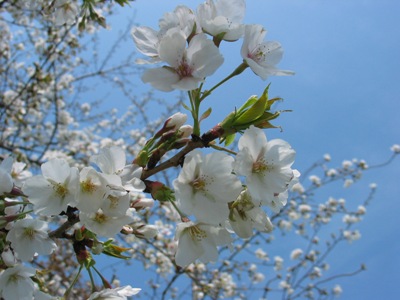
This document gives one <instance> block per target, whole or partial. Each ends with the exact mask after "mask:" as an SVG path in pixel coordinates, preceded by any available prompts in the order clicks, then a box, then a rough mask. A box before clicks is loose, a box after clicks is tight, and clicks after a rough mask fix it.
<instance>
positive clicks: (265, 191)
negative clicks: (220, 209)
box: [234, 126, 298, 204]
mask: <svg viewBox="0 0 400 300" xmlns="http://www.w3.org/2000/svg"><path fill="white" fill-rule="evenodd" d="M238 147H239V152H238V154H237V155H236V159H235V163H234V171H235V172H236V173H237V174H238V175H241V176H246V184H247V187H248V190H249V192H250V194H251V196H252V197H253V199H256V200H260V201H262V202H263V203H266V204H271V203H274V202H276V201H277V200H279V195H280V194H282V195H283V198H285V197H286V196H285V195H284V194H283V193H284V192H286V191H287V189H288V187H289V184H290V182H291V181H292V180H293V178H294V177H295V172H294V170H292V169H291V166H292V164H293V162H294V157H295V151H294V150H293V149H292V148H291V147H290V145H289V144H288V143H287V142H285V141H283V140H280V139H275V140H271V141H269V142H268V141H267V138H266V136H265V134H264V132H263V131H262V130H261V129H259V128H256V127H254V126H251V127H250V128H249V129H247V130H246V131H245V132H244V134H243V136H242V137H241V138H240V139H239V143H238ZM297 173H298V172H297V171H296V174H297ZM286 198H287V197H286ZM281 201H282V199H281V200H279V202H281ZM283 201H286V200H283Z"/></svg>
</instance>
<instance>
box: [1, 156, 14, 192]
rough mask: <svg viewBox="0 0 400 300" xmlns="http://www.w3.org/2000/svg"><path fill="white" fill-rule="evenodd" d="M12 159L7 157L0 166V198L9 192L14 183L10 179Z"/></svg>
mask: <svg viewBox="0 0 400 300" xmlns="http://www.w3.org/2000/svg"><path fill="white" fill-rule="evenodd" d="M12 165H13V158H12V157H10V156H9V157H7V158H5V159H3V161H2V162H1V164H0V196H1V195H3V194H4V193H9V192H11V190H12V188H13V186H14V183H13V180H12V177H11V170H12Z"/></svg>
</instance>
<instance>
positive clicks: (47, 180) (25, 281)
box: [0, 146, 157, 299]
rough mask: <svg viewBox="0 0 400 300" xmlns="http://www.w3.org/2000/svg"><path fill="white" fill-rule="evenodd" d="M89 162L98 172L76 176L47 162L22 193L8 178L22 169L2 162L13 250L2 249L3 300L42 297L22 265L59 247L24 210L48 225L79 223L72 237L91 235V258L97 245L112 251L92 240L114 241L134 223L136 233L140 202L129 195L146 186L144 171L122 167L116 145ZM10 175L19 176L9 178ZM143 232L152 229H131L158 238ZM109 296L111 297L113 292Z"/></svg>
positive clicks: (122, 156)
mask: <svg viewBox="0 0 400 300" xmlns="http://www.w3.org/2000/svg"><path fill="white" fill-rule="evenodd" d="M91 162H92V163H93V164H94V165H95V166H97V168H94V167H84V168H82V169H81V170H80V171H79V170H78V168H77V167H70V166H69V164H68V162H67V161H66V160H65V159H59V158H53V159H50V160H49V161H48V162H46V163H44V164H42V166H41V171H42V174H41V175H36V176H33V177H28V178H25V180H23V185H22V189H21V190H20V189H19V187H17V186H16V185H15V184H14V182H17V181H16V180H14V179H13V176H12V175H14V177H16V178H18V177H19V178H21V177H22V176H21V174H23V173H24V172H25V171H23V166H21V164H20V163H14V165H13V159H12V158H11V157H7V158H5V159H4V160H3V162H2V163H1V165H0V171H1V173H0V176H1V179H2V186H1V191H0V197H2V198H3V197H5V199H4V200H1V201H2V202H3V203H4V205H3V207H5V208H4V212H2V214H3V215H4V216H3V217H2V219H3V223H2V228H5V229H6V230H7V236H6V241H7V242H8V246H7V247H9V248H11V249H12V251H6V249H3V251H2V257H1V258H2V261H3V262H4V263H5V264H6V265H8V266H9V268H8V269H7V270H6V271H4V272H3V273H1V274H0V288H1V290H2V295H3V297H5V298H6V299H17V298H18V299H25V298H23V297H22V296H21V295H16V293H19V292H21V290H23V291H24V293H25V294H24V297H26V299H32V295H34V294H35V293H36V292H40V291H37V289H38V287H37V286H36V285H34V282H33V281H32V280H31V278H30V277H32V276H34V275H35V271H34V270H33V269H31V268H27V267H25V266H23V265H22V264H20V263H21V262H29V261H31V260H32V259H33V258H34V257H35V256H37V255H49V254H51V253H52V252H53V251H54V250H55V249H56V248H57V245H56V243H55V242H54V240H53V238H54V236H55V235H54V234H51V233H50V234H49V225H48V222H46V221H42V220H39V219H38V218H33V217H35V215H30V214H29V213H30V212H32V211H29V210H28V211H26V210H25V207H33V212H34V214H36V215H38V216H42V217H47V218H49V219H50V220H51V218H52V217H56V216H58V215H67V216H68V221H67V222H66V223H65V224H69V227H71V226H72V225H73V224H74V223H76V222H78V221H79V225H80V227H81V228H82V229H77V230H75V235H76V234H78V235H81V237H80V238H78V239H77V241H79V240H81V241H83V240H85V236H84V235H85V233H86V234H87V232H88V230H89V231H90V232H91V235H90V236H91V238H92V239H91V241H92V242H91V244H89V245H90V247H91V248H92V251H93V253H95V251H96V246H97V247H99V246H100V249H101V250H100V252H102V251H105V252H107V251H108V248H107V247H110V246H109V245H108V244H107V243H104V244H103V245H102V243H101V242H100V243H99V242H98V241H97V239H96V235H99V236H104V237H110V238H112V237H114V235H115V234H117V233H118V232H120V231H121V230H123V229H125V231H127V229H126V225H127V224H131V223H133V224H132V225H131V226H130V227H131V228H134V226H135V224H134V221H135V220H134V217H133V214H134V212H135V208H134V207H139V206H140V205H139V202H140V201H133V199H132V196H133V195H134V194H135V193H136V192H137V191H142V190H143V189H144V187H145V186H144V183H143V182H142V181H141V180H140V179H139V178H140V176H141V173H142V168H140V167H138V166H137V165H134V164H126V157H125V152H124V151H123V149H122V148H119V147H115V146H114V147H108V148H103V149H102V150H101V152H100V153H99V154H98V155H94V156H92V157H91ZM12 170H19V171H20V172H19V173H12ZM131 194H132V195H131ZM7 195H9V196H10V197H11V196H22V197H24V198H25V197H26V198H27V199H28V200H29V202H18V201H15V200H13V199H11V198H7V197H6V196H7ZM73 219H75V220H76V221H72V220H73ZM68 222H71V223H68ZM147 227H150V228H151V226H145V225H142V226H140V229H138V230H137V231H134V230H132V233H134V234H137V235H141V237H143V236H144V235H146V236H147V237H149V238H151V237H153V236H155V235H156V234H157V232H156V231H154V230H153V231H152V233H148V232H147V231H149V229H147ZM76 228H78V227H76ZM66 229H68V227H66ZM150 231H151V230H150ZM62 234H66V233H65V232H62ZM93 243H94V244H93ZM96 244H97V245H96ZM86 246H88V245H86ZM111 247H112V246H111ZM77 254H78V253H77ZM114 254H117V252H115V253H114ZM78 259H79V258H78ZM137 292H138V291H137V290H135V293H137ZM109 293H110V295H111V294H112V293H114V292H113V291H110V292H109ZM118 293H119V292H118ZM12 295H14V297H15V298H13V297H12ZM107 295H108V294H107ZM126 295H128V296H129V295H133V293H127V294H126ZM98 296H99V295H97V296H96V297H98ZM96 297H95V296H93V297H92V298H93V299H97V298H96ZM92 298H91V299H92ZM121 299H122V298H121Z"/></svg>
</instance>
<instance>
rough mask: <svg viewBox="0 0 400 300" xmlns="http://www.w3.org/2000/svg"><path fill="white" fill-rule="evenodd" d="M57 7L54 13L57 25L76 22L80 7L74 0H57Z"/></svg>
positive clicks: (55, 4)
mask: <svg viewBox="0 0 400 300" xmlns="http://www.w3.org/2000/svg"><path fill="white" fill-rule="evenodd" d="M54 7H55V9H56V11H55V14H54V24H55V25H56V26H60V25H64V24H68V25H71V24H73V23H75V20H76V16H77V15H78V14H79V7H78V4H77V3H76V2H75V1H72V0H56V1H55V3H54Z"/></svg>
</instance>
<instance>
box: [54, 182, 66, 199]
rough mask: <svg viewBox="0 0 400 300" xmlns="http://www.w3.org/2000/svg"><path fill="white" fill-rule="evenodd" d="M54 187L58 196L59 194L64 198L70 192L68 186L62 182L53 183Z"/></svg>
mask: <svg viewBox="0 0 400 300" xmlns="http://www.w3.org/2000/svg"><path fill="white" fill-rule="evenodd" d="M53 189H54V191H55V192H56V194H57V196H59V197H60V198H62V199H64V198H65V196H66V195H67V194H68V190H67V188H66V187H65V186H63V185H62V184H61V183H57V184H55V185H53Z"/></svg>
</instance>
